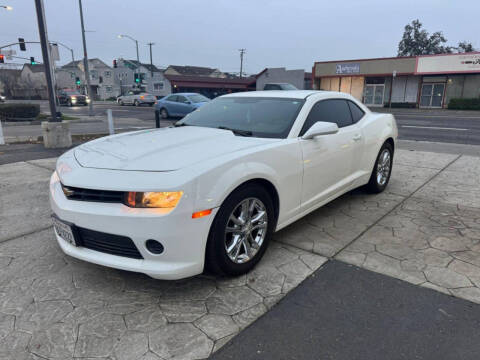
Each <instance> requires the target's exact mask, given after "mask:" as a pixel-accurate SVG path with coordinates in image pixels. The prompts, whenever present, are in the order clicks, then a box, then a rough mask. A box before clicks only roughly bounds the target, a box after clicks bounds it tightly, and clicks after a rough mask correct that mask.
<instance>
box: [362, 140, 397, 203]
mask: <svg viewBox="0 0 480 360" xmlns="http://www.w3.org/2000/svg"><path fill="white" fill-rule="evenodd" d="M392 165H393V147H392V145H391V144H390V143H388V142H386V143H384V144H383V146H382V148H381V149H380V151H379V152H378V155H377V160H376V161H375V165H374V167H373V170H372V174H371V175H370V180H369V181H368V184H367V185H366V189H367V191H368V192H370V193H372V194H378V193H381V192H382V191H383V190H385V188H386V187H387V185H388V182H389V181H390V175H391V174H392Z"/></svg>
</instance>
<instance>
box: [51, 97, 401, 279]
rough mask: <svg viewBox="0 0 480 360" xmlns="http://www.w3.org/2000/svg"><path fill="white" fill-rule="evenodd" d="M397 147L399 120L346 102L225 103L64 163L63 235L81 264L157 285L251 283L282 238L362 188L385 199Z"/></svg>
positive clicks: (58, 176) (58, 204)
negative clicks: (248, 275) (210, 278)
mask: <svg viewBox="0 0 480 360" xmlns="http://www.w3.org/2000/svg"><path fill="white" fill-rule="evenodd" d="M396 138H397V126H396V123H395V119H394V117H393V116H392V115H390V114H378V113H373V112H371V111H370V110H369V109H368V108H366V107H365V106H364V105H363V104H361V103H360V102H358V101H357V100H356V99H354V98H353V97H352V96H350V95H347V94H343V93H337V92H325V91H301V90H298V91H265V92H263V91H259V92H246V93H237V94H231V95H226V96H222V97H219V98H217V99H215V100H214V101H212V102H210V103H209V104H207V105H205V106H203V107H202V108H200V109H198V110H196V111H194V112H193V113H191V114H189V115H188V116H186V117H185V118H184V119H182V120H181V121H179V122H178V123H176V124H175V126H173V127H169V128H162V129H151V130H143V131H138V132H131V133H124V134H119V135H114V136H108V137H104V138H101V139H98V140H94V141H91V142H88V143H86V144H83V145H80V146H78V147H76V148H75V149H72V150H70V151H68V152H66V153H65V154H64V155H62V156H61V157H60V158H59V159H58V162H57V167H56V171H55V172H54V174H53V175H52V178H51V181H50V200H51V206H52V209H53V213H54V215H53V222H54V230H55V235H56V237H57V240H58V243H59V244H60V246H61V248H62V249H63V251H64V252H65V253H67V254H68V255H70V256H73V257H76V258H79V259H82V260H85V261H89V262H92V263H96V264H100V265H104V266H109V267H113V268H118V269H124V270H129V271H135V272H140V273H145V274H147V275H149V276H151V277H154V278H158V279H179V278H184V277H188V276H192V275H196V274H199V273H202V272H203V271H204V268H206V269H209V270H210V271H211V272H214V273H220V274H226V275H238V274H242V273H245V272H247V271H249V270H250V269H251V268H253V267H254V266H255V264H256V263H258V261H260V259H261V258H262V256H263V254H264V253H265V250H266V248H267V246H268V242H269V241H270V239H271V238H272V235H273V233H274V232H275V231H276V230H279V229H281V228H283V227H285V226H287V225H289V224H291V223H292V222H294V221H296V220H298V219H300V218H301V217H303V216H305V215H306V214H308V213H309V212H311V211H313V210H315V209H317V208H318V207H320V206H322V205H324V204H326V203H328V202H329V201H332V200H333V199H335V198H337V197H338V196H340V195H342V194H344V193H346V192H348V191H350V190H352V189H354V188H357V187H359V186H363V185H365V187H366V189H367V190H368V191H370V192H374V193H375V192H381V191H383V190H384V189H385V187H386V186H387V184H388V181H389V178H390V173H391V169H392V159H393V152H394V148H395V141H396Z"/></svg>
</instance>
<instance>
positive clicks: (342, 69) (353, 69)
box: [336, 63, 360, 74]
mask: <svg viewBox="0 0 480 360" xmlns="http://www.w3.org/2000/svg"><path fill="white" fill-rule="evenodd" d="M336 73H337V74H358V73H360V64H359V63H349V64H337V70H336Z"/></svg>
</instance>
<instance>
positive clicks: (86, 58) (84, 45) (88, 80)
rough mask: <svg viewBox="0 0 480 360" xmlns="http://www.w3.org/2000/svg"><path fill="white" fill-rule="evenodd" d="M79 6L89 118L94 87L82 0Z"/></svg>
mask: <svg viewBox="0 0 480 360" xmlns="http://www.w3.org/2000/svg"><path fill="white" fill-rule="evenodd" d="M78 6H79V8H80V25H81V26H82V41H83V66H84V69H85V77H86V79H87V89H88V97H89V98H90V102H89V103H88V116H93V93H92V87H91V86H90V72H89V71H88V56H87V42H86V41H85V26H84V24H83V9H82V0H78Z"/></svg>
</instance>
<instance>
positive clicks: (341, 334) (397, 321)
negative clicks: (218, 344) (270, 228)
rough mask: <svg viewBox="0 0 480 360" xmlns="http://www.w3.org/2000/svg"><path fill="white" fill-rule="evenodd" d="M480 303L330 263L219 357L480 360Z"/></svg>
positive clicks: (247, 359) (245, 359) (223, 359)
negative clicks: (479, 359)
mask: <svg viewBox="0 0 480 360" xmlns="http://www.w3.org/2000/svg"><path fill="white" fill-rule="evenodd" d="M479 328H480V305H477V304H473V303H471V302H468V301H465V300H461V299H458V298H454V297H451V296H447V295H444V294H442V293H439V292H436V291H433V290H430V289H426V288H422V287H419V286H415V285H411V284H408V283H406V282H404V281H401V280H397V279H394V278H391V277H387V276H384V275H380V274H377V273H374V272H371V271H368V270H363V269H360V268H357V267H355V266H351V265H347V264H345V263H341V262H337V261H329V262H328V263H327V264H326V265H324V266H323V267H322V268H320V269H319V270H317V271H316V272H315V273H314V275H313V276H312V277H310V278H308V279H307V280H305V281H304V282H303V283H302V284H300V286H299V287H298V288H296V289H294V290H293V291H292V292H291V293H289V294H288V295H287V296H286V297H285V298H283V299H282V300H281V301H280V303H279V304H277V305H276V306H275V307H274V308H273V309H272V310H271V311H269V312H267V313H266V314H265V315H264V316H262V317H261V318H260V319H259V320H257V321H256V322H254V323H253V324H252V325H251V326H249V327H248V328H247V329H246V330H244V331H243V332H241V333H240V334H239V335H237V336H236V337H235V338H233V340H231V342H230V343H228V344H227V345H225V346H224V347H223V348H222V349H220V350H219V351H218V352H217V353H215V354H214V355H213V356H212V357H211V359H212V360H227V359H243V360H250V359H259V360H260V359H261V360H270V359H271V360H287V359H288V360H290V359H296V360H304V359H305V360H313V359H334V360H343V359H345V360H353V359H355V360H377V359H378V360H384V359H389V360H397V359H398V360H400V359H402V360H411V359H423V360H429V359H432V360H437V359H463V360H469V359H471V360H477V359H478V358H479V354H480V331H478V329H479Z"/></svg>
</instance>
